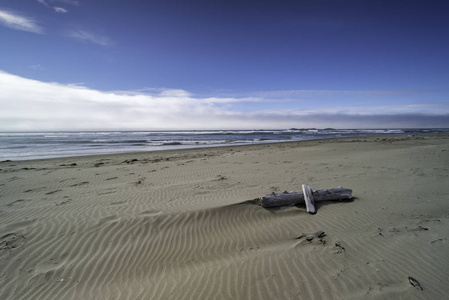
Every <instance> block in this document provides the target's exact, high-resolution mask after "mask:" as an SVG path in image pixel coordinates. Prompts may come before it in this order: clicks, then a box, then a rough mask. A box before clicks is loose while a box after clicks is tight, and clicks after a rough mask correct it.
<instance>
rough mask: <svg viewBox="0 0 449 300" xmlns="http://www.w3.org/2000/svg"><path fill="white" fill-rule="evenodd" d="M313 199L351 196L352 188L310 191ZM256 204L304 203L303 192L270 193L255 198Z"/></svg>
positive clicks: (266, 205) (343, 198) (271, 205)
mask: <svg viewBox="0 0 449 300" xmlns="http://www.w3.org/2000/svg"><path fill="white" fill-rule="evenodd" d="M312 196H313V201H314V202H316V201H329V200H345V199H351V198H352V190H351V189H346V188H342V187H338V188H336V189H328V190H317V191H312ZM255 202H256V204H258V205H260V206H262V207H265V208H268V207H280V206H291V205H297V204H304V203H305V200H304V193H303V192H287V191H285V192H283V193H271V194H268V195H265V196H262V197H260V198H259V199H256V200H255Z"/></svg>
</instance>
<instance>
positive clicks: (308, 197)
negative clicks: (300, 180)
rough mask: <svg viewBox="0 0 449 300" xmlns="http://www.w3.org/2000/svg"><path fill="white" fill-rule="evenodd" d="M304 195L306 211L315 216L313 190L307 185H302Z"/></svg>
mask: <svg viewBox="0 0 449 300" xmlns="http://www.w3.org/2000/svg"><path fill="white" fill-rule="evenodd" d="M302 193H303V195H304V202H305V203H306V210H307V212H308V213H311V214H315V213H316V210H315V205H314V204H315V202H314V198H313V194H312V189H311V188H310V186H308V185H307V184H303V185H302Z"/></svg>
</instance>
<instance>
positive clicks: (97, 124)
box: [0, 71, 449, 131]
mask: <svg viewBox="0 0 449 300" xmlns="http://www.w3.org/2000/svg"><path fill="white" fill-rule="evenodd" d="M0 82H1V83H2V87H1V90H2V92H1V93H0V107H1V108H2V109H1V110H0V131H25V130H139V129H143V130H149V129H248V128H251V129H254V128H291V127H319V128H324V127H334V128H355V127H356V128H373V127H449V105H447V104H438V105H436V104H435V105H431V104H421V105H405V106H389V107H329V108H327V109H323V110H301V109H290V110H288V109H284V110H279V109H276V106H275V104H273V105H272V108H271V109H266V108H265V109H263V110H261V109H258V108H257V105H258V104H259V103H258V102H264V101H265V100H264V99H262V98H259V99H256V98H220V97H209V98H197V97H195V96H194V95H192V94H191V93H188V92H187V91H183V90H169V89H160V90H158V89H156V90H155V91H156V92H155V91H153V93H152V94H146V93H142V92H130V93H126V92H123V91H122V92H111V91H99V90H95V89H91V88H87V87H84V86H79V85H70V84H60V83H54V82H41V81H37V80H31V79H26V78H23V77H19V76H15V75H12V74H9V73H5V72H2V71H0ZM248 102H251V103H250V105H251V107H253V109H252V110H250V111H246V112H244V111H238V110H235V107H233V105H234V104H239V105H243V104H245V103H246V104H248ZM265 105H266V103H265ZM392 110H393V111H395V113H391V111H392ZM423 112H424V113H423Z"/></svg>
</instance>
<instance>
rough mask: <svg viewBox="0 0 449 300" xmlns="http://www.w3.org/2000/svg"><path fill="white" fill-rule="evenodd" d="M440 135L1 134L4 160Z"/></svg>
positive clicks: (373, 131)
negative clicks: (357, 138)
mask: <svg viewBox="0 0 449 300" xmlns="http://www.w3.org/2000/svg"><path fill="white" fill-rule="evenodd" d="M441 133H449V129H447V128H446V129H332V128H327V129H315V128H307V129H297V128H291V129H286V130H188V131H81V132H59V131H55V132H0V161H4V160H28V159H44V158H55V157H70V156H82V155H94V154H111V153H128V152H140V151H155V150H168V149H186V148H195V147H217V146H229V145H245V144H260V143H274V142H288V141H303V140H313V139H327V138H341V137H356V136H373V135H409V134H441Z"/></svg>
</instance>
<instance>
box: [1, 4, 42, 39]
mask: <svg viewBox="0 0 449 300" xmlns="http://www.w3.org/2000/svg"><path fill="white" fill-rule="evenodd" d="M0 24H1V25H3V26H6V27H9V28H11V29H15V30H22V31H28V32H33V33H40V34H41V33H43V32H44V31H43V29H42V28H41V27H40V26H39V25H37V23H36V22H35V21H34V20H33V19H31V18H27V17H25V16H21V15H19V14H17V13H13V12H9V11H5V10H0Z"/></svg>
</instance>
